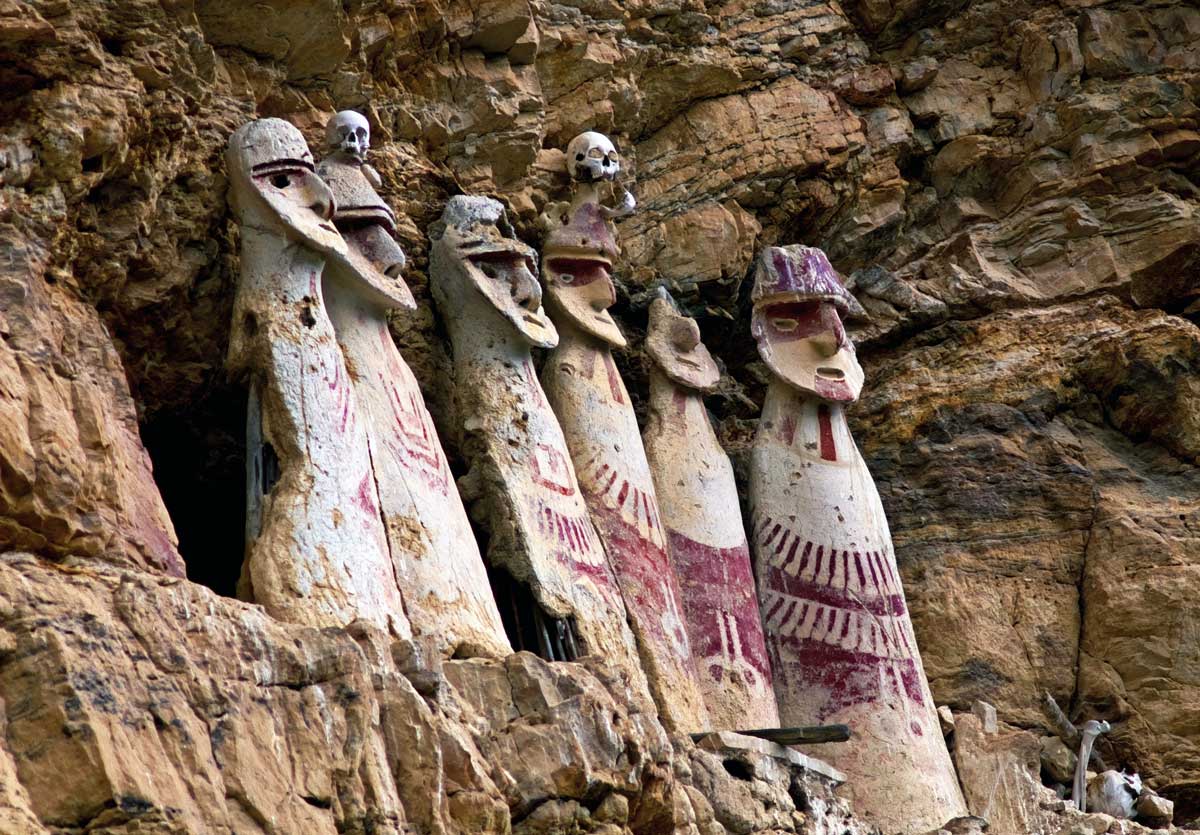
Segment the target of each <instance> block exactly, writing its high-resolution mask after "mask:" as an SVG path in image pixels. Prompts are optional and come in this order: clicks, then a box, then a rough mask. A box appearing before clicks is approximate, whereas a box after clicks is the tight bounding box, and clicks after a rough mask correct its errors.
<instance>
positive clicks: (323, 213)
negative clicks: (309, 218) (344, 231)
mask: <svg viewBox="0 0 1200 835" xmlns="http://www.w3.org/2000/svg"><path fill="white" fill-rule="evenodd" d="M305 187H306V190H307V192H308V194H307V197H308V208H310V209H312V210H313V211H314V212H316V213H317V215H318V216H319V217H320V218H321V219H322V220H333V215H334V211H335V210H336V208H337V204H336V203H335V202H334V200H333V192H332V191H330V190H329V186H327V185H325V181H324V180H322V179H321V178H320V177H318V176H316V175H315V174H314V175H312V176H310V177H305Z"/></svg>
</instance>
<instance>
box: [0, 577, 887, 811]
mask: <svg viewBox="0 0 1200 835" xmlns="http://www.w3.org/2000/svg"><path fill="white" fill-rule="evenodd" d="M34 624H36V628H31V627H33V625H34ZM590 667H591V664H590V663H589V664H553V665H551V664H548V663H546V662H544V661H541V660H539V659H537V658H536V657H534V656H532V655H530V654H529V653H519V654H516V655H512V656H509V657H508V659H506V660H505V661H494V660H484V659H472V660H467V661H447V662H445V664H444V665H442V664H440V663H439V662H438V661H437V657H436V655H435V656H433V657H432V658H431V659H429V663H428V664H426V663H422V659H421V657H420V655H419V654H418V653H415V652H414V648H413V645H412V644H411V643H410V642H405V641H397V642H390V641H389V640H388V639H387V638H386V637H385V636H384V634H383V632H382V631H380V630H378V629H376V628H375V627H373V626H370V625H366V624H364V623H362V622H358V623H356V624H354V625H352V626H351V627H350V628H349V629H346V630H340V629H325V630H318V629H314V628H310V627H301V626H296V625H292V624H284V623H280V622H276V621H274V620H272V619H271V618H269V617H268V616H266V614H265V613H264V612H263V611H262V610H261V609H260V608H258V607H255V606H250V605H247V604H244V603H239V602H236V601H233V600H229V599H223V598H220V597H218V596H216V595H215V594H213V593H212V592H211V591H209V590H208V589H205V588H203V587H201V586H198V585H195V584H192V583H189V582H187V581H186V580H181V579H178V578H173V577H164V576H155V575H152V574H147V573H142V572H136V571H131V570H121V569H116V568H111V567H107V566H104V565H101V564H89V563H86V562H78V561H75V562H71V563H70V564H67V565H61V564H51V563H47V562H45V561H41V560H39V559H37V558H35V557H32V556H30V555H27V554H11V553H10V554H7V555H4V556H2V557H0V704H2V705H3V707H4V714H3V715H4V716H5V717H6V719H5V723H4V725H3V729H4V732H5V733H4V736H3V741H2V742H0V827H3V829H2V831H4V832H5V833H9V832H11V833H14V835H16V834H17V833H20V835H25V833H29V834H30V835H34V833H39V834H40V833H50V832H55V833H59V832H69V831H82V830H84V829H86V830H88V831H92V832H105V833H112V834H113V835H116V834H117V833H121V835H126V833H128V834H129V835H132V833H134V832H141V833H145V832H156V833H158V832H161V833H168V832H170V833H193V832H194V833H233V832H237V833H266V832H288V833H292V832H296V833H300V832H304V833H330V835H332V833H335V832H359V833H366V832H376V833H418V832H461V833H498V834H499V833H509V832H527V833H534V832H545V833H558V832H563V831H566V830H564V828H562V827H563V826H564V825H565V823H564V821H565V820H568V819H569V820H574V821H575V825H576V826H577V828H576V829H575V830H574V831H579V832H595V833H608V835H618V833H629V832H630V829H631V828H634V829H636V831H638V832H647V833H668V832H673V831H687V826H688V824H689V823H691V822H694V821H696V820H697V819H699V820H703V821H709V822H711V821H712V820H713V818H714V816H716V817H717V818H718V819H726V820H727V819H729V817H730V816H731V815H737V816H738V819H740V820H743V821H745V822H746V826H747V827H749V828H742V829H740V830H739V831H751V830H752V829H753V830H759V829H763V828H765V827H767V826H770V827H772V831H775V832H808V831H813V830H811V829H808V828H806V827H809V826H814V825H815V826H821V825H827V826H830V827H837V831H839V832H842V831H850V832H853V833H856V835H857V833H860V832H865V831H866V830H865V828H864V827H862V825H861V824H859V823H857V822H856V821H855V820H854V819H853V817H851V816H850V815H849V814H848V811H847V809H846V807H845V803H844V801H841V800H838V799H837V798H835V797H834V795H833V793H832V787H833V783H832V782H831V781H830V780H829V779H828V778H827V777H825V776H823V775H822V773H820V771H818V770H810V769H806V768H803V767H800V766H798V765H789V764H788V763H787V762H783V761H779V760H773V759H772V758H770V757H756V756H755V755H752V754H746V755H738V756H739V757H740V758H742V759H745V760H746V761H747V763H748V764H747V765H744V766H740V767H739V768H737V769H734V768H732V767H729V766H723V765H722V760H721V759H720V758H719V757H718V756H716V755H714V754H711V753H708V752H703V751H700V750H698V749H696V748H694V747H693V746H692V745H691V744H690V742H688V741H687V740H686V738H676V739H669V738H668V737H667V735H666V733H665V732H664V731H663V729H662V726H661V725H659V724H658V722H657V721H656V720H655V719H654V718H653V717H652V716H650V715H647V714H638V713H631V712H630V711H629V710H628V709H627V707H626V706H625V705H624V704H623V703H622V702H620V701H618V700H616V699H615V698H614V696H613V695H612V693H611V692H610V690H609V689H608V686H607V683H606V681H605V679H604V675H605V673H604V671H603V669H602V668H597V669H596V670H595V672H593V671H592V670H591V669H590ZM730 756H731V757H732V756H733V755H730ZM825 768H826V769H827V768H828V767H825ZM643 824H644V825H643ZM693 831H694V830H693ZM704 831H708V832H715V831H720V830H717V829H714V828H713V827H712V825H711V823H710V824H709V826H708V827H707V829H706V830H704Z"/></svg>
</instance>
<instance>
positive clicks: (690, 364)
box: [228, 111, 963, 828]
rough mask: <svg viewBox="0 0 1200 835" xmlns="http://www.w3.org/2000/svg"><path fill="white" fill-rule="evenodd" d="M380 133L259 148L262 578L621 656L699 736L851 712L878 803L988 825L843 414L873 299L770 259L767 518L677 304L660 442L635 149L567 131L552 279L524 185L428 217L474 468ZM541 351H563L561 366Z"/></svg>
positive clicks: (255, 551) (250, 148)
mask: <svg viewBox="0 0 1200 835" xmlns="http://www.w3.org/2000/svg"><path fill="white" fill-rule="evenodd" d="M368 145H369V127H368V125H367V123H366V120H365V119H363V117H361V116H360V115H358V114H356V113H353V112H349V111H344V112H342V113H339V114H337V115H336V116H335V117H334V118H333V119H332V120H331V121H330V123H329V128H328V132H327V155H326V156H325V158H324V159H322V161H321V162H320V163H319V164H314V160H313V157H312V155H311V153H310V151H309V149H308V147H307V145H306V143H305V141H304V139H303V137H302V135H301V134H300V133H299V131H298V130H296V128H295V127H293V126H292V125H291V124H289V123H287V122H284V121H281V120H278V119H262V120H258V121H255V122H251V123H249V124H247V125H245V126H243V127H242V128H240V129H239V130H238V131H236V132H235V133H234V134H233V136H232V137H231V139H230V143H229V152H228V166H229V173H230V178H231V182H232V191H233V193H232V198H233V205H234V208H235V210H236V212H237V214H238V219H239V221H240V224H241V279H240V282H239V286H238V291H237V297H236V302H235V307H234V321H233V329H232V336H231V343H230V355H229V364H230V367H231V369H232V370H234V371H235V372H237V373H238V374H240V375H242V376H244V378H245V379H246V380H247V381H248V384H249V387H250V398H249V403H250V407H249V416H248V421H247V426H248V430H247V439H248V460H249V466H248V473H249V477H248V513H247V528H248V530H247V543H248V545H247V559H246V563H245V566H244V568H243V574H242V581H241V586H240V594H241V595H242V596H243V597H245V598H246V599H249V600H253V601H255V602H257V603H260V604H262V605H263V606H265V607H266V608H267V610H268V611H269V612H271V613H272V614H273V615H275V616H276V617H279V618H281V619H284V620H288V621H294V622H299V623H305V624H312V625H319V626H341V625H345V624H347V623H349V622H350V621H353V620H355V619H363V620H366V621H370V622H373V623H375V624H377V625H379V626H380V627H382V628H385V629H387V630H389V631H390V632H391V633H392V634H394V635H395V636H397V637H401V638H409V637H411V638H413V639H415V640H416V641H417V642H418V643H419V644H420V645H422V646H424V647H426V648H427V651H430V652H436V653H440V654H442V655H443V656H446V657H449V656H452V655H453V656H456V657H470V656H472V655H488V656H502V655H504V654H507V653H509V652H511V651H512V649H513V646H514V645H515V646H516V647H517V648H519V649H521V648H524V649H531V650H533V651H536V652H538V653H539V654H541V655H543V656H544V657H546V658H549V659H552V660H573V659H575V658H578V657H580V656H583V655H593V656H598V657H599V658H601V659H603V661H604V663H606V664H607V665H608V666H609V667H610V669H611V670H613V671H614V672H615V673H616V674H617V675H618V677H619V678H620V679H621V680H624V681H625V682H626V683H627V685H628V689H629V699H630V701H631V703H633V704H638V703H639V702H644V703H645V704H644V705H643V707H644V708H645V709H647V710H656V711H657V712H658V714H659V715H660V716H661V718H662V720H663V721H664V723H665V724H666V725H667V726H668V727H670V728H673V729H676V730H681V731H701V730H708V729H713V728H716V729H738V728H741V729H747V728H750V727H775V726H778V725H779V723H780V720H781V719H782V720H783V722H784V723H786V724H811V723H814V722H845V723H847V724H850V725H851V726H852V727H853V728H854V729H855V731H856V739H855V741H854V742H853V743H852V744H847V745H838V746H831V747H830V748H827V749H825V750H824V751H823V754H824V755H826V756H827V757H829V758H830V759H832V760H833V761H834V764H835V765H836V766H838V767H839V768H841V769H842V770H843V771H845V772H846V773H847V774H848V775H849V777H850V787H851V792H852V794H853V796H854V797H855V800H856V803H857V805H858V808H859V809H860V811H861V812H863V813H864V814H867V815H868V816H871V817H873V818H874V819H875V820H876V821H877V822H880V823H882V824H887V823H890V822H893V821H894V822H895V823H897V824H902V825H904V826H906V827H909V828H912V827H917V826H923V828H931V827H936V826H937V825H940V824H941V823H943V822H944V821H946V820H948V819H949V818H951V817H954V816H955V815H957V814H960V813H962V811H963V809H962V800H961V797H960V795H959V791H958V787H957V783H956V781H955V777H954V774H953V770H952V767H951V765H950V763H949V759H948V756H947V754H946V749H945V745H944V742H943V740H942V737H941V734H940V732H939V726H938V722H937V720H936V716H935V714H934V710H933V705H932V700H931V697H930V694H929V688H928V684H927V682H926V678H925V674H924V671H923V669H922V666H921V660H920V656H919V654H918V652H917V647H916V642H915V639H914V637H913V632H912V625H911V622H910V619H909V616H908V613H907V610H906V605H905V600H904V594H903V590H902V588H901V584H900V579H899V576H898V573H897V569H896V561H895V556H894V553H893V550H892V544H891V538H890V535H889V532H888V526H887V521H886V519H885V517H884V513H883V509H882V506H881V504H880V501H879V496H878V493H877V491H876V489H875V486H874V483H873V481H872V479H871V477H870V473H869V472H868V471H867V469H866V466H865V464H864V462H863V460H862V458H861V457H860V455H859V453H858V450H857V448H856V447H855V444H854V441H853V439H852V438H851V436H850V432H849V430H848V427H847V423H846V419H845V413H844V407H845V405H846V404H847V403H849V402H851V401H853V400H855V399H856V398H857V396H858V393H859V390H860V388H861V385H862V381H863V375H862V370H861V368H860V367H859V365H858V362H857V360H856V358H855V353H854V347H853V345H852V343H851V342H850V340H849V339H848V338H847V336H846V333H845V330H844V328H843V322H842V319H843V316H845V315H846V314H848V313H852V312H854V311H855V310H856V309H857V303H856V302H855V300H854V297H853V296H852V295H851V294H850V293H849V292H847V291H846V290H845V288H844V287H843V286H842V284H841V282H840V280H839V278H838V276H837V274H836V272H835V271H834V270H833V268H832V267H831V266H830V264H829V262H828V261H827V260H826V258H825V256H824V254H823V253H821V252H820V250H817V249H812V248H808V247H801V246H793V247H768V248H767V249H765V250H764V251H763V252H762V254H761V256H760V258H759V260H758V263H757V269H756V276H755V285H754V289H753V319H752V329H753V334H754V337H755V339H756V340H757V343H758V346H759V351H760V353H761V356H762V358H763V360H764V361H765V363H766V364H767V366H768V368H769V369H770V371H771V372H772V381H771V383H770V387H769V390H768V394H767V398H766V402H765V404H764V407H763V413H762V417H761V419H760V422H759V429H758V433H757V436H756V438H755V441H754V444H753V448H752V454H751V466H750V474H749V493H750V495H749V503H750V507H751V510H752V513H751V526H750V530H749V531H747V530H745V528H744V526H743V522H742V516H741V513H740V511H739V509H738V508H739V498H738V493H737V488H736V485H735V482H734V476H733V471H732V468H731V466H730V462H729V459H728V457H727V456H726V454H725V452H724V450H723V449H722V448H721V446H720V444H719V442H718V440H717V438H716V436H715V434H714V432H713V429H712V427H711V426H710V424H709V419H708V415H707V412H706V410H705V407H704V403H703V399H702V397H703V394H704V393H705V392H706V391H708V390H710V389H711V388H712V387H713V386H715V385H716V384H717V382H718V379H719V371H718V369H717V366H716V364H715V363H714V361H713V359H712V357H711V356H710V355H709V353H708V351H707V350H706V348H705V347H704V345H703V343H702V342H701V339H700V333H699V330H698V328H697V326H696V323H695V322H694V321H693V320H692V319H689V318H687V317H685V316H683V315H681V314H680V313H679V311H678V310H677V309H676V308H675V306H674V304H673V303H672V302H671V300H670V298H669V297H667V296H665V295H664V296H663V297H661V298H658V299H656V300H655V301H654V302H653V303H652V305H651V308H650V324H649V329H648V333H647V337H646V351H647V354H648V355H649V357H650V359H651V361H652V371H651V378H650V392H649V407H650V408H649V419H648V420H647V422H646V425H645V427H644V430H643V429H642V428H640V427H639V425H638V422H637V419H636V417H635V413H634V409H633V405H632V403H631V401H630V397H629V394H628V392H627V391H626V388H625V385H624V382H623V380H622V378H621V375H620V373H619V372H618V370H617V367H616V364H615V363H614V361H613V354H612V351H613V350H614V349H620V348H623V347H624V346H625V339H624V337H623V336H622V333H621V331H620V329H619V328H618V326H617V324H616V323H615V322H614V321H613V319H612V317H611V316H610V314H609V312H608V308H609V307H610V306H611V305H612V304H613V303H614V302H615V292H614V285H613V280H612V270H613V264H614V261H615V259H616V258H617V256H618V254H619V249H618V246H617V242H616V237H615V232H614V228H613V225H612V220H613V219H614V218H615V217H619V216H621V215H623V214H627V213H629V212H631V211H633V210H634V207H635V201H634V199H633V197H632V195H630V194H629V192H627V191H625V190H624V189H620V188H619V187H615V188H614V186H615V177H616V174H617V172H618V171H619V168H620V160H619V157H618V155H617V151H616V149H615V147H614V146H613V144H612V143H611V142H610V141H609V140H608V139H607V138H606V137H604V136H602V135H600V134H597V133H591V132H589V133H585V134H582V135H581V136H579V137H577V138H576V139H575V140H573V141H572V142H571V143H570V145H569V146H568V148H567V155H566V161H567V168H568V172H569V174H570V175H571V180H572V184H571V193H570V194H569V195H566V197H567V199H566V200H564V201H563V202H561V203H555V204H551V205H550V206H549V207H547V210H546V212H545V214H544V217H543V220H544V223H545V224H546V236H545V240H544V244H543V248H542V252H541V259H540V265H541V269H540V273H541V275H540V280H539V275H538V273H539V268H538V265H539V259H538V257H537V254H536V253H535V252H534V251H533V250H532V249H531V248H530V247H528V246H526V245H525V244H524V243H522V242H521V241H519V240H518V239H517V238H516V236H515V235H514V233H513V231H512V229H511V228H510V227H509V225H508V223H507V220H506V216H505V212H504V208H503V206H502V205H501V204H500V203H498V202H497V201H495V200H492V199H489V198H486V197H472V196H457V197H453V198H451V199H450V201H449V202H448V205H447V206H446V209H445V212H444V214H443V216H442V218H441V220H440V221H438V222H437V223H435V224H434V225H433V227H432V228H431V229H430V233H429V234H430V239H431V253H430V265H429V279H430V284H431V289H432V294H433V297H434V300H435V303H436V305H437V308H438V311H439V313H440V316H441V319H442V321H443V322H444V324H445V327H446V330H447V332H448V334H449V337H450V341H451V345H452V351H453V357H454V381H453V384H454V398H455V405H456V409H455V414H456V416H457V421H458V426H457V427H456V428H457V430H458V431H459V432H460V437H459V439H458V440H459V448H460V450H461V452H462V455H463V457H464V459H465V460H466V463H467V465H468V466H469V471H468V473H467V474H466V475H465V476H464V477H462V478H460V479H458V480H457V482H456V480H455V479H454V478H453V477H452V475H451V472H450V468H449V467H448V465H447V461H446V457H445V454H444V452H443V449H442V445H441V443H440V441H439V439H438V435H437V432H436V431H435V429H434V423H433V420H432V419H431V417H430V414H429V412H428V411H427V409H426V407H425V402H424V399H423V397H422V394H421V391H420V389H419V388H418V386H417V382H416V380H415V378H414V376H413V374H412V372H411V370H410V369H409V367H408V365H407V364H406V363H405V361H404V358H403V357H402V356H401V354H400V352H399V350H398V349H397V347H396V344H395V342H394V341H393V339H392V337H391V334H390V332H389V329H388V320H387V317H388V312H389V311H390V310H393V309H397V308H405V307H413V306H414V302H413V298H412V296H411V294H410V293H409V291H408V289H407V287H406V285H405V284H404V281H403V279H402V278H401V271H402V269H403V266H404V255H403V253H402V251H401V249H400V247H399V245H398V244H397V243H396V241H395V239H394V237H393V233H394V230H395V215H394V214H393V212H392V210H391V209H390V207H389V206H388V205H387V204H386V203H385V201H384V200H383V199H382V198H381V197H380V196H379V195H378V193H377V192H376V190H375V189H376V187H377V186H378V185H379V179H378V175H377V174H376V173H375V172H374V171H373V169H372V168H371V167H370V166H369V165H368V164H367V163H366V160H365V155H366V153H367V150H368ZM608 188H614V190H615V191H617V192H618V193H620V194H622V199H621V201H620V203H619V205H618V206H617V207H615V208H610V207H608V206H606V205H605V203H604V202H603V199H602V196H603V191H602V190H603V189H608ZM543 287H544V288H545V290H544V295H543ZM543 301H544V302H545V304H544V306H543ZM547 311H548V314H547ZM534 348H538V349H546V350H548V351H549V355H548V356H547V358H546V360H545V362H544V364H543V369H542V372H541V375H540V379H539V376H538V374H537V373H536V372H535V369H534V364H533V359H532V353H531V352H532V349H534ZM468 514H469V515H468ZM472 520H474V522H475V523H476V524H477V526H478V529H479V530H481V531H482V532H483V533H484V534H485V538H486V541H485V544H484V546H483V547H482V548H481V547H480V544H479V542H478V541H477V539H476V535H475V533H474V531H473V528H472V524H471V522H472ZM751 552H753V554H754V557H755V559H754V563H753V564H754V565H756V566H757V577H755V576H754V570H753V569H752V561H751ZM872 798H877V799H878V800H875V801H872ZM882 798H886V801H884V800H882ZM897 798H902V799H903V800H900V801H898V800H897Z"/></svg>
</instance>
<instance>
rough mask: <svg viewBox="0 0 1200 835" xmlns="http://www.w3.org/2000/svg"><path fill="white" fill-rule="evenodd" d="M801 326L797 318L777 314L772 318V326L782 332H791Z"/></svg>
mask: <svg viewBox="0 0 1200 835" xmlns="http://www.w3.org/2000/svg"><path fill="white" fill-rule="evenodd" d="M799 326H800V323H799V322H797V321H796V320H795V319H786V318H784V317H782V316H777V317H774V318H772V319H771V327H772V328H774V329H775V330H777V331H779V332H780V333H791V332H792V331H794V330H796V328H798V327H799Z"/></svg>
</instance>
